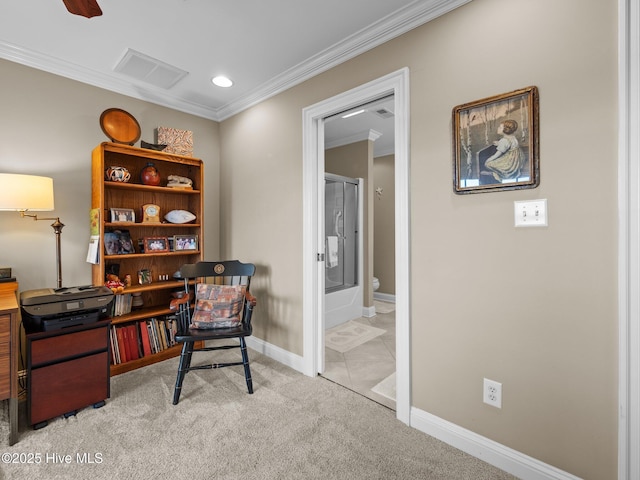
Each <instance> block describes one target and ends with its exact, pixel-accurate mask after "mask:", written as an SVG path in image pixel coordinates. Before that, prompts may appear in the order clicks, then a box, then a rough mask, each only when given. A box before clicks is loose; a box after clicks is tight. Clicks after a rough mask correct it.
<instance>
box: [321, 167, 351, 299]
mask: <svg viewBox="0 0 640 480" xmlns="http://www.w3.org/2000/svg"><path fill="white" fill-rule="evenodd" d="M324 199H325V205H324V211H325V222H324V231H325V236H326V237H325V289H326V291H327V292H332V291H336V290H341V289H343V288H349V287H353V286H354V285H357V279H358V275H357V272H358V255H357V254H358V251H357V248H358V181H357V180H356V179H353V178H347V177H341V176H338V175H332V174H325V180H324Z"/></svg>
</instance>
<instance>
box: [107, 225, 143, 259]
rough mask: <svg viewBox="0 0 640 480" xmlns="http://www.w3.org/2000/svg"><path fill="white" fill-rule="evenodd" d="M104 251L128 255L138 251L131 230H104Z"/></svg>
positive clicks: (109, 253)
mask: <svg viewBox="0 0 640 480" xmlns="http://www.w3.org/2000/svg"><path fill="white" fill-rule="evenodd" d="M104 251H105V254H106V255H128V254H131V253H136V251H135V247H134V245H133V240H132V239H131V234H130V233H129V230H112V231H107V232H104Z"/></svg>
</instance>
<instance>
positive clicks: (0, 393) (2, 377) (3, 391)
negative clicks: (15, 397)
mask: <svg viewBox="0 0 640 480" xmlns="http://www.w3.org/2000/svg"><path fill="white" fill-rule="evenodd" d="M10 366H11V357H10V356H9V344H8V343H7V344H2V343H0V400H4V399H5V398H9V394H10V393H11V384H10V382H9V377H10V375H9V372H10Z"/></svg>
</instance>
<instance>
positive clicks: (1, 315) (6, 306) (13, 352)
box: [0, 282, 20, 445]
mask: <svg viewBox="0 0 640 480" xmlns="http://www.w3.org/2000/svg"><path fill="white" fill-rule="evenodd" d="M19 312H20V310H19V308H18V283H17V282H2V283H0V400H6V399H9V445H13V444H15V443H16V442H17V441H18V394H19V392H18V350H19V346H18V328H19V327H20V319H19Z"/></svg>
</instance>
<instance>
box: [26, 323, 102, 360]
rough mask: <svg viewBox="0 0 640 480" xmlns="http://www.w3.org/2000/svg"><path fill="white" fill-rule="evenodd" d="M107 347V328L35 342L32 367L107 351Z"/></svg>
mask: <svg viewBox="0 0 640 480" xmlns="http://www.w3.org/2000/svg"><path fill="white" fill-rule="evenodd" d="M107 346H108V343H107V328H106V327H102V328H93V329H91V330H84V331H81V332H75V333H67V334H63V335H56V336H55V337H48V338H42V339H37V340H33V341H32V342H31V350H30V352H31V366H32V368H35V367H37V366H38V365H40V364H43V363H50V362H55V361H58V360H64V359H66V358H70V357H74V356H77V355H82V354H85V353H89V352H95V351H99V350H106V349H107Z"/></svg>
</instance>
